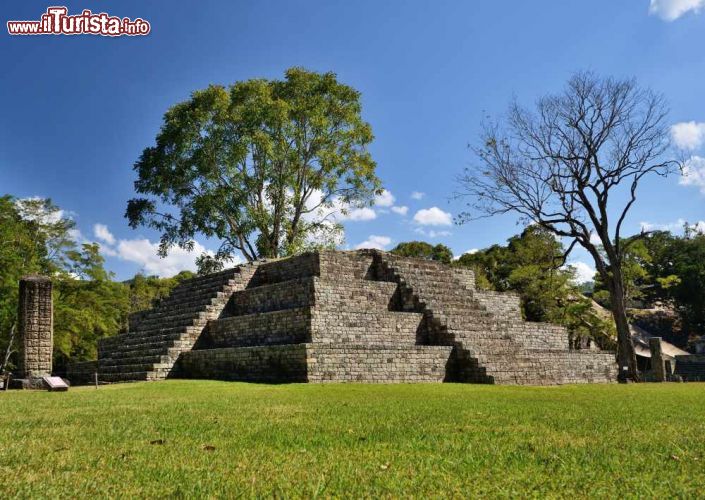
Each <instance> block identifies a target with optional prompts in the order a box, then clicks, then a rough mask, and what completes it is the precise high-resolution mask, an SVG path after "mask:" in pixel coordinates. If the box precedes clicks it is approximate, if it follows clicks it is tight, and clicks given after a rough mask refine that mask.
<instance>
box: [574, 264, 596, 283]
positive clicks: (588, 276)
mask: <svg viewBox="0 0 705 500" xmlns="http://www.w3.org/2000/svg"><path fill="white" fill-rule="evenodd" d="M569 267H572V268H573V270H574V271H575V278H574V280H575V282H576V283H587V282H588V281H593V280H594V279H595V268H594V267H592V266H590V264H586V263H585V262H573V263H571V264H569Z"/></svg>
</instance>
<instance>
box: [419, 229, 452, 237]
mask: <svg viewBox="0 0 705 500" xmlns="http://www.w3.org/2000/svg"><path fill="white" fill-rule="evenodd" d="M414 232H415V233H419V234H423V235H424V236H427V237H429V238H441V237H444V236H450V235H451V234H453V233H451V232H450V231H434V230H433V229H430V230H428V231H426V230H425V229H424V228H422V227H417V228H416V229H414Z"/></svg>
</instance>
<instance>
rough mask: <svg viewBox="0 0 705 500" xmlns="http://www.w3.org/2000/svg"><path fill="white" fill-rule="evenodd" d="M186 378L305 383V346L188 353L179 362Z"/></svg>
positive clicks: (244, 348)
mask: <svg viewBox="0 0 705 500" xmlns="http://www.w3.org/2000/svg"><path fill="white" fill-rule="evenodd" d="M178 369H179V373H180V374H181V376H182V377H184V378H204V379H218V380H243V381H251V382H275V383H280V382H306V378H307V377H306V345H305V344H295V345H278V346H256V347H241V348H232V347H231V348H225V349H208V350H200V351H188V352H184V353H182V354H181V356H180V358H179V361H178Z"/></svg>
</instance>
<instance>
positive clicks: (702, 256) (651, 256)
mask: <svg viewBox="0 0 705 500" xmlns="http://www.w3.org/2000/svg"><path fill="white" fill-rule="evenodd" d="M684 229H685V231H684V234H683V235H682V236H677V235H673V234H671V233H670V232H667V231H656V232H652V233H649V234H646V235H643V236H641V237H640V238H639V240H638V241H634V242H633V244H632V245H631V246H630V247H629V251H628V252H627V255H626V258H625V263H624V269H625V271H624V275H625V281H626V285H627V286H626V288H627V290H628V291H629V298H630V299H631V301H632V303H633V304H634V305H641V306H645V307H653V306H656V305H662V306H664V305H665V306H668V307H671V308H673V309H674V310H675V311H676V313H677V314H678V316H679V318H680V323H681V325H682V332H681V335H682V336H683V337H684V338H683V340H684V341H687V338H688V337H689V336H695V335H698V336H699V335H703V334H704V333H705V235H703V234H702V233H701V232H698V231H695V229H694V228H692V227H688V226H687V225H686V227H685V228H684ZM628 241H631V239H628ZM595 299H596V300H598V301H600V302H601V303H608V302H609V292H608V290H607V288H606V287H605V285H604V283H602V281H601V280H599V279H598V280H597V281H596V283H595ZM683 343H685V342H683Z"/></svg>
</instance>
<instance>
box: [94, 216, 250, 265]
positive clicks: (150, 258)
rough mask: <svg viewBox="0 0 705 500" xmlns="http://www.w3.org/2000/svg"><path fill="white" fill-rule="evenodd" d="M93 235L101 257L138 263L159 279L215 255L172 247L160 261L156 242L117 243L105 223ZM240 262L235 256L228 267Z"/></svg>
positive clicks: (200, 247) (201, 248) (196, 247)
mask: <svg viewBox="0 0 705 500" xmlns="http://www.w3.org/2000/svg"><path fill="white" fill-rule="evenodd" d="M93 233H94V234H95V237H96V238H97V239H99V240H101V242H102V243H101V245H100V251H101V252H102V253H103V254H104V255H106V256H108V257H115V258H118V259H120V260H123V261H125V262H132V263H134V264H138V265H139V266H140V268H141V270H144V272H145V273H147V274H150V275H152V274H156V275H157V276H160V277H162V278H168V277H170V276H174V275H175V274H178V273H180V272H181V271H196V258H197V257H199V256H200V255H201V254H203V253H207V254H209V255H214V253H213V252H212V251H210V250H207V249H206V247H204V246H203V245H201V244H200V243H198V242H195V243H194V245H193V249H192V250H190V251H189V250H184V249H183V248H179V247H172V248H171V249H170V250H169V254H168V255H167V256H166V257H164V258H161V257H159V254H158V250H159V243H152V242H151V241H149V240H148V239H147V238H137V239H133V240H118V239H117V238H115V236H114V235H113V234H112V233H111V232H110V230H109V229H108V226H106V225H105V224H95V225H94V226H93ZM81 238H82V237H81ZM240 262H241V259H240V258H239V257H236V258H235V259H234V260H233V261H232V262H230V263H229V264H230V265H236V264H238V263H240Z"/></svg>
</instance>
